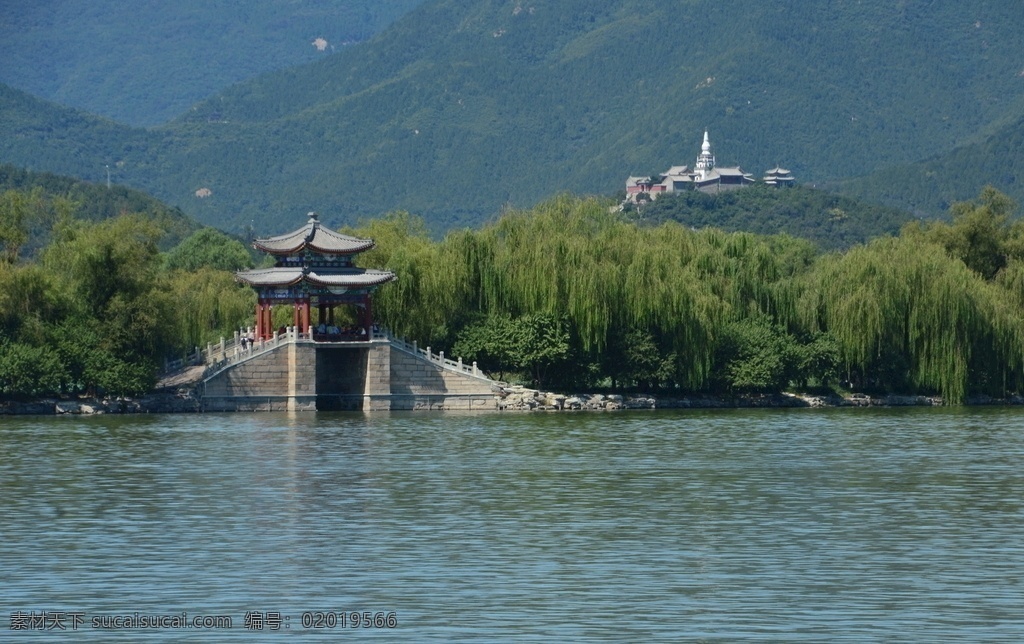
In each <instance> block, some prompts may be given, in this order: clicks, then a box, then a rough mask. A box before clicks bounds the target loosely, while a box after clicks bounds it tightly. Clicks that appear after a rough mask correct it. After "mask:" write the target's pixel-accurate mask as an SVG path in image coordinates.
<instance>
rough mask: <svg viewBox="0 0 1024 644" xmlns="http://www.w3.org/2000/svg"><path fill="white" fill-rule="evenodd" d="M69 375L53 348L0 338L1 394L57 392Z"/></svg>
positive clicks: (36, 394) (44, 393)
mask: <svg viewBox="0 0 1024 644" xmlns="http://www.w3.org/2000/svg"><path fill="white" fill-rule="evenodd" d="M68 378H69V375H68V373H67V369H66V368H65V367H64V364H63V363H62V362H61V360H60V356H59V355H58V354H57V352H56V351H54V350H53V349H51V348H49V347H46V346H32V345H29V344H24V343H20V342H8V341H6V340H0V394H4V395H7V396H17V397H31V396H44V395H47V394H55V393H59V392H60V391H62V390H63V389H64V386H65V383H66V382H67V380H68Z"/></svg>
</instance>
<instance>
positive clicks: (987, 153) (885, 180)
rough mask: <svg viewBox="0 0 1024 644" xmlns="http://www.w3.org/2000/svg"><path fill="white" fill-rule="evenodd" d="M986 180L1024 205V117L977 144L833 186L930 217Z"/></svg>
mask: <svg viewBox="0 0 1024 644" xmlns="http://www.w3.org/2000/svg"><path fill="white" fill-rule="evenodd" d="M989 184H991V185H994V186H996V187H998V188H999V189H1000V190H1001V191H1003V192H1005V193H1006V194H1008V195H1009V196H1011V197H1013V198H1014V199H1016V201H1017V203H1018V204H1024V118H1022V119H1020V120H1018V121H1017V122H1015V123H1012V124H1011V125H1008V126H1006V127H1004V128H1002V129H1000V130H999V131H998V132H996V133H995V134H993V135H992V136H990V137H988V138H986V139H985V140H984V141H981V142H979V143H972V144H970V145H966V146H963V147H959V148H956V149H954V150H952V151H951V152H946V153H944V154H939V155H936V156H934V157H932V158H930V159H928V160H926V161H921V162H919V163H912V164H908V165H902V166H896V167H892V168H885V169H882V170H878V171H877V172H874V173H872V174H870V175H868V176H866V177H859V178H856V179H850V180H846V181H841V182H836V183H835V184H834V186H833V187H834V188H835V189H837V190H840V191H842V192H844V193H846V194H850V195H855V196H859V197H863V198H870V199H872V200H874V201H878V202H881V203H887V204H892V205H898V206H902V207H904V208H907V209H909V210H912V211H913V212H915V213H917V214H919V215H920V216H926V217H928V216H934V215H935V214H936V213H944V212H946V211H947V210H948V209H949V206H950V204H952V203H953V202H956V201H964V200H967V199H971V198H973V197H972V195H977V194H980V193H981V189H982V188H983V187H984V186H986V185H989Z"/></svg>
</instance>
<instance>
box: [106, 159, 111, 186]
mask: <svg viewBox="0 0 1024 644" xmlns="http://www.w3.org/2000/svg"><path fill="white" fill-rule="evenodd" d="M106 168H107V190H110V164H109V163H108V164H107V166H106Z"/></svg>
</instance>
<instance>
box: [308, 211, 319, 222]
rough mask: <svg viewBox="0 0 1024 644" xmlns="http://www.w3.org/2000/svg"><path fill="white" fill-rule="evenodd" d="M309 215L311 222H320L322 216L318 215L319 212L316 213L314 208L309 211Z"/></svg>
mask: <svg viewBox="0 0 1024 644" xmlns="http://www.w3.org/2000/svg"><path fill="white" fill-rule="evenodd" d="M307 216H308V217H309V223H313V222H318V221H320V216H319V215H317V214H316V213H315V212H314V211H312V210H310V211H309V214H308V215H307Z"/></svg>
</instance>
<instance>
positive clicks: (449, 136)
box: [0, 0, 1024, 233]
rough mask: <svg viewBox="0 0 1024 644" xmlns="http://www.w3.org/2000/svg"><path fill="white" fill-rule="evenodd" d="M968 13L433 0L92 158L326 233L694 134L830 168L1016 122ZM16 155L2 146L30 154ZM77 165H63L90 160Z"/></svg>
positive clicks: (580, 185) (579, 174) (668, 150)
mask: <svg viewBox="0 0 1024 644" xmlns="http://www.w3.org/2000/svg"><path fill="white" fill-rule="evenodd" d="M969 9H970V10H969V11H967V10H965V9H964V8H963V7H962V5H956V4H954V3H952V2H948V1H943V2H938V3H933V4H932V5H929V7H919V6H916V5H892V4H891V3H886V2H882V1H881V0H866V1H864V2H860V3H856V4H844V5H841V6H835V7H833V6H831V5H829V6H819V5H816V4H811V5H807V6H806V7H803V8H802V9H801V11H800V12H799V13H796V12H793V11H792V10H790V9H789V8H787V7H783V6H776V5H745V4H741V3H729V2H726V3H716V4H714V5H709V4H706V3H699V2H692V1H688V2H681V3H679V4H678V5H673V6H672V7H666V6H665V5H663V4H659V3H655V2H650V1H647V0H632V1H629V2H610V1H604V2H582V1H580V0H570V1H568V2H565V3H560V4H559V5H558V7H553V6H551V5H541V4H539V3H530V2H528V1H522V2H503V1H499V0H482V1H479V2H474V3H472V4H471V5H468V6H467V5H465V4H464V3H459V2H455V1H454V0H431V1H429V2H425V3H423V4H421V5H419V6H418V7H416V8H415V9H414V10H412V11H411V12H410V13H408V14H406V15H405V16H404V17H403V18H401V19H399V20H397V21H395V22H394V23H393V24H392V25H391V26H390V27H389V28H388V29H387V30H385V31H384V32H382V33H381V34H379V35H377V36H376V37H374V38H373V39H371V40H370V41H368V42H366V43H363V44H361V45H359V46H357V47H353V48H349V49H347V50H345V51H342V52H340V53H338V54H334V55H332V56H329V57H326V58H324V59H322V60H320V61H317V62H315V63H312V64H309V65H305V66H302V67H296V68H290V69H287V70H283V71H280V72H273V73H270V74H267V75H264V76H261V77H260V78H258V79H255V80H253V81H249V82H247V83H243V84H239V85H235V86H233V87H231V88H227V89H226V90H225V91H224V92H222V93H221V94H219V95H217V96H215V97H213V98H210V99H208V100H206V101H203V102H201V103H199V104H197V105H195V106H193V108H192V109H190V110H189V111H188V112H187V113H185V114H182V115H181V116H179V118H177V119H175V120H174V121H172V122H171V123H169V124H167V125H165V126H162V127H160V128H155V129H153V130H150V131H146V132H143V133H139V132H135V131H133V132H130V133H127V134H125V133H121V134H124V136H123V137H122V138H123V140H121V141H118V142H113V143H108V144H106V150H107V151H105V152H104V154H111V155H120V156H119V158H117V159H115V162H119V163H120V164H121V165H119V166H118V168H119V171H120V172H122V173H123V174H122V180H123V181H124V182H126V183H128V184H129V185H133V186H137V187H141V188H143V189H145V190H147V191H149V192H152V193H153V194H154V195H155V196H157V197H159V198H161V199H163V200H165V201H167V202H168V203H171V204H174V205H177V206H179V207H181V208H182V209H183V210H184V211H186V212H188V213H190V214H193V215H194V216H196V217H197V218H199V219H200V220H201V221H203V222H205V223H208V224H212V225H219V226H221V227H224V228H227V229H229V230H234V231H238V230H240V229H242V228H244V227H246V226H250V225H251V226H253V227H255V228H256V229H258V230H259V231H260V232H261V233H263V232H266V233H273V232H280V231H282V230H284V229H287V228H288V227H289V224H290V222H291V221H292V217H294V213H297V212H299V213H301V212H306V211H308V210H317V211H318V212H321V213H330V214H327V215H326V216H327V217H328V218H329V223H331V224H333V225H340V224H346V223H354V221H355V220H357V219H359V218H361V217H367V216H371V215H374V214H379V213H381V212H384V211H388V210H394V209H405V210H410V211H412V212H415V213H417V214H421V215H423V216H425V217H426V218H427V219H428V220H429V221H430V222H431V225H432V226H433V227H434V228H435V229H436V230H439V231H440V230H445V229H448V228H451V227H453V226H460V225H466V224H472V223H475V222H479V221H481V220H483V219H485V218H487V217H489V216H491V215H493V214H494V213H495V212H497V211H498V210H499V209H500V208H502V207H503V206H505V205H509V204H510V205H513V206H528V205H531V204H533V203H536V202H538V201H540V200H542V199H544V198H546V197H548V196H550V195H552V194H555V193H557V192H561V191H566V190H568V191H571V192H575V193H580V194H594V193H600V194H609V193H611V192H614V191H617V190H619V189H621V186H622V185H623V182H624V180H625V178H626V177H627V176H629V175H630V174H638V173H641V174H642V173H643V172H645V171H646V170H650V169H651V168H662V167H667V166H668V165H674V164H678V163H691V162H692V157H693V156H694V155H695V154H696V151H697V150H698V149H699V141H700V135H701V133H702V132H703V130H704V129H709V130H710V131H711V137H712V142H713V143H714V144H715V153H716V155H717V156H718V159H719V163H720V164H722V165H734V164H738V165H741V166H743V167H744V169H745V170H747V171H749V172H753V173H755V174H760V173H761V172H762V171H763V170H764V169H766V168H769V167H772V166H775V165H778V164H781V165H783V166H785V167H787V168H789V169H791V170H793V172H794V174H795V175H796V177H797V180H798V181H801V182H807V183H818V182H823V181H838V180H840V179H847V178H849V177H851V176H855V175H863V174H868V173H870V172H872V171H876V170H878V169H880V168H886V167H892V166H897V165H900V164H905V163H910V162H914V161H917V160H919V159H922V158H927V157H930V156H934V155H937V154H942V153H944V152H947V151H949V150H951V149H953V148H954V147H955V146H957V145H969V144H971V143H972V142H978V141H982V140H984V138H983V133H984V132H986V131H989V130H994V129H997V125H996V124H998V123H1001V122H1011V121H1013V120H1014V119H1015V118H1018V117H1020V116H1021V115H1024V78H1021V77H1020V76H1019V75H1018V74H1019V71H1020V70H1022V69H1024V54H1022V52H1021V51H1020V50H1019V47H1018V46H1017V44H1018V40H1019V39H1018V38H1017V37H1016V33H1018V31H1019V28H1021V27H1024V16H1021V15H1019V12H1016V11H1013V9H1012V8H1008V7H1006V6H1005V5H1004V4H1002V3H996V2H981V3H977V4H976V5H973V6H972V7H970V8H969ZM8 132H10V130H8V131H7V132H3V133H4V134H7V133H8ZM83 137H85V138H88V137H87V136H86V133H84V132H81V131H78V132H76V131H73V130H62V131H61V135H60V137H59V139H58V141H57V142H58V143H62V144H67V145H71V144H73V143H76V142H77V141H79V140H80V139H82V138H83ZM0 145H2V144H0ZM16 147H17V146H11V145H8V146H6V147H5V148H3V149H2V150H0V154H2V156H0V160H3V161H8V162H12V163H18V164H19V165H20V164H25V163H26V162H28V163H31V162H32V160H33V159H34V158H35V157H34V155H36V154H37V152H36V151H34V150H26V149H24V147H23V146H22V147H20V148H18V149H15V148H16ZM98 147H99V146H97V148H98ZM78 154H79V155H80V156H81V155H85V154H98V152H93V151H92V149H89V150H83V151H80V152H79V153H78ZM51 156H52V155H51ZM75 162H76V160H75V159H65V164H64V167H62V168H61V169H60V171H61V172H63V173H69V174H76V175H78V174H81V173H82V172H84V171H85V170H84V166H83V167H80V168H79V169H78V170H77V171H73V170H74V169H73V168H72V167H70V166H73V165H74V164H75ZM40 169H50V168H40ZM101 169H102V166H100V167H99V168H97V167H96V164H95V163H93V164H92V166H90V169H89V170H88V172H92V173H93V174H92V176H91V178H92V179H93V180H96V179H97V178H98V177H97V173H98V172H99V171H100V170H101ZM86 178H89V177H86ZM995 183H996V184H997V187H1000V188H1003V187H1002V186H999V185H998V181H996V182H995ZM203 190H205V191H208V194H207V193H206V192H204V193H203V194H207V196H206V197H198V196H197V195H198V194H199V193H200V191H203ZM975 194H976V190H972V191H971V192H970V193H967V194H962V195H957V198H958V199H967V198H971V197H973V196H974V195H975ZM929 214H931V215H932V216H936V215H940V214H942V213H941V212H931V213H929Z"/></svg>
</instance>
